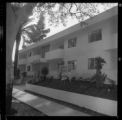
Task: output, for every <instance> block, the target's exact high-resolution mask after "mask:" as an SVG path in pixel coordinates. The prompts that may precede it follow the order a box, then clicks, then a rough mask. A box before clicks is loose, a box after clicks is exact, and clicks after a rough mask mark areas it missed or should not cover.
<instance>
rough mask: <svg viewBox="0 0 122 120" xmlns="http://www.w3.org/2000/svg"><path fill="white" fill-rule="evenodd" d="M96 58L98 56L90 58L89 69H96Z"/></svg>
mask: <svg viewBox="0 0 122 120" xmlns="http://www.w3.org/2000/svg"><path fill="white" fill-rule="evenodd" d="M95 59H96V58H88V69H95Z"/></svg>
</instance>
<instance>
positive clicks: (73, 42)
mask: <svg viewBox="0 0 122 120" xmlns="http://www.w3.org/2000/svg"><path fill="white" fill-rule="evenodd" d="M76 40H77V38H76V37H75V38H73V39H70V40H68V48H71V47H76Z"/></svg>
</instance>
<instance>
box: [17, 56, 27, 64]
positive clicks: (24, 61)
mask: <svg viewBox="0 0 122 120" xmlns="http://www.w3.org/2000/svg"><path fill="white" fill-rule="evenodd" d="M18 64H19V65H23V64H26V58H25V59H24V58H23V59H19V60H18Z"/></svg>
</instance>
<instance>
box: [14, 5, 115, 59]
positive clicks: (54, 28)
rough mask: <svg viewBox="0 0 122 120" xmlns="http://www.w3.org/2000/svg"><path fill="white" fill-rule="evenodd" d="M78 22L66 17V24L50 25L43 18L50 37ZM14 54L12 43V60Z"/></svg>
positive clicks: (101, 9) (101, 7)
mask: <svg viewBox="0 0 122 120" xmlns="http://www.w3.org/2000/svg"><path fill="white" fill-rule="evenodd" d="M116 5H117V3H116V4H113V6H116ZM110 8H111V7H108V8H107V9H110ZM98 9H99V10H100V13H102V12H104V11H105V10H107V9H104V8H103V6H101V5H99V6H98ZM77 23H78V20H77V19H72V18H68V19H67V24H66V26H63V25H62V24H59V25H58V26H51V25H50V24H49V23H48V16H47V17H46V18H45V27H46V28H50V33H48V34H47V37H50V36H52V35H54V34H56V33H58V32H60V31H63V30H65V29H67V28H69V27H71V26H73V25H75V24H77ZM22 43H23V41H21V42H20V46H19V50H21V49H22ZM14 55H15V44H14V47H13V54H12V61H14Z"/></svg>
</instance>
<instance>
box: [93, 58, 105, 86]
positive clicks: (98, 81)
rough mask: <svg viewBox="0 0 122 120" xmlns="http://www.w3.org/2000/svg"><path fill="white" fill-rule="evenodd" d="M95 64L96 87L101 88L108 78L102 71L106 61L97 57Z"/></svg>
mask: <svg viewBox="0 0 122 120" xmlns="http://www.w3.org/2000/svg"><path fill="white" fill-rule="evenodd" d="M95 63H96V64H95V65H96V67H95V68H96V75H95V76H94V79H95V80H96V87H97V88H99V87H101V86H102V85H103V83H104V81H105V78H106V77H107V76H106V75H105V74H102V73H101V69H102V67H103V65H104V64H105V63H106V61H105V60H104V59H103V58H102V57H97V58H96V59H95Z"/></svg>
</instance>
